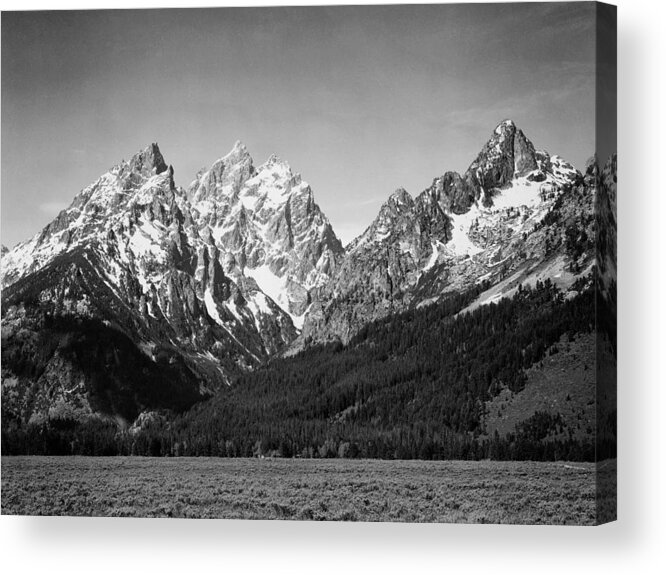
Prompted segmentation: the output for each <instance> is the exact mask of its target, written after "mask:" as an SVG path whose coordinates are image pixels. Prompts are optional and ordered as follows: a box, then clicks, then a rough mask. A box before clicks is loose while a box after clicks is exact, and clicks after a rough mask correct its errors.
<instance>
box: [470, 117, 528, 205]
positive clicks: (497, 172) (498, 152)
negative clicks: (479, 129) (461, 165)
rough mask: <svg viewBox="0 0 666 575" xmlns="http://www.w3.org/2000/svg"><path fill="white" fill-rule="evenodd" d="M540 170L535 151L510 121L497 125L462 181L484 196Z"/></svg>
mask: <svg viewBox="0 0 666 575" xmlns="http://www.w3.org/2000/svg"><path fill="white" fill-rule="evenodd" d="M538 168H539V164H538V162H537V156H536V150H535V149H534V145H533V144H532V142H530V140H528V139H527V137H526V136H525V134H524V133H523V131H522V130H521V129H520V128H518V127H517V126H516V124H515V122H513V121H512V120H504V121H502V122H500V123H499V124H498V125H497V127H496V128H495V130H494V131H493V133H492V135H491V136H490V139H489V140H488V141H487V142H486V144H485V145H484V146H483V148H482V149H481V151H480V152H479V154H478V155H477V157H476V159H475V160H474V161H473V162H472V163H471V164H470V166H469V168H468V169H467V172H465V175H464V179H465V180H466V181H467V182H468V184H469V185H471V186H473V187H476V188H479V187H480V188H481V190H482V191H483V192H487V191H489V190H492V189H493V188H500V187H502V186H505V185H507V184H508V183H509V182H511V180H512V179H513V178H514V177H516V176H523V175H525V174H527V173H529V172H531V171H533V170H536V169H538Z"/></svg>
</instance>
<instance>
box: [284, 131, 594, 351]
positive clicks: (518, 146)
mask: <svg viewBox="0 0 666 575" xmlns="http://www.w3.org/2000/svg"><path fill="white" fill-rule="evenodd" d="M594 194H595V184H594V180H593V178H587V179H586V178H584V177H583V175H582V174H580V173H579V172H578V171H577V170H575V169H574V168H573V166H571V165H570V164H568V163H567V162H565V161H564V160H562V159H561V158H559V157H557V156H550V155H549V154H547V153H546V152H540V151H536V150H535V148H534V146H533V145H532V143H531V142H530V141H529V140H528V139H527V138H526V136H525V135H524V134H523V132H522V131H521V130H520V129H518V128H517V127H516V126H515V124H514V123H513V122H511V121H505V122H502V123H501V124H499V125H498V126H497V128H496V129H495V130H494V132H493V133H492V135H491V137H490V139H489V140H488V142H487V143H486V144H485V146H484V147H483V149H482V150H481V152H480V153H479V155H478V156H477V157H476V159H475V160H474V161H473V162H472V163H471V164H470V166H469V168H468V169H467V171H466V172H465V173H464V174H463V175H459V174H457V173H455V172H446V173H445V174H444V175H443V176H441V177H438V178H436V179H435V180H434V181H433V183H432V185H431V186H430V187H429V188H427V189H426V190H424V191H423V192H422V193H421V194H419V195H418V196H417V197H416V198H414V199H412V198H411V196H409V194H408V193H407V192H406V191H404V190H402V189H401V190H398V191H397V192H395V193H394V194H393V195H392V196H391V197H390V198H389V199H388V200H387V202H386V203H385V204H384V205H383V206H382V208H381V210H380V213H379V215H378V216H377V218H376V220H375V221H374V222H373V223H372V224H371V225H370V227H369V228H368V229H367V230H366V231H365V232H364V233H363V234H362V235H361V236H360V237H359V238H357V239H356V240H354V241H353V242H352V243H351V244H350V245H349V246H348V249H347V254H346V257H345V259H344V261H343V262H342V264H341V266H340V267H339V269H338V271H337V273H336V274H335V275H334V277H333V278H332V280H331V281H330V282H329V283H328V284H327V285H326V286H325V287H324V288H323V289H322V290H321V291H320V292H319V297H318V299H317V301H316V302H315V303H314V304H313V306H312V308H311V310H310V312H309V313H308V315H307V316H306V320H305V325H304V328H303V332H302V335H301V337H300V338H299V340H298V341H297V342H296V343H295V344H294V349H299V348H300V347H302V346H304V345H308V344H310V343H312V342H319V341H329V340H341V341H342V342H346V341H348V340H349V338H350V337H351V336H352V335H353V334H354V333H356V331H358V329H359V328H360V327H361V326H362V325H363V324H365V323H366V322H368V321H372V320H374V319H378V318H381V317H384V316H385V315H387V314H389V313H392V312H396V311H403V310H405V309H408V308H409V307H411V306H418V305H425V304H427V303H430V302H433V301H436V300H437V299H438V298H441V297H446V296H447V294H450V293H454V292H455V293H461V292H465V291H467V290H469V289H470V288H472V287H474V286H475V285H479V286H481V287H482V288H483V289H482V290H481V291H484V290H485V288H489V289H488V290H487V291H486V292H485V293H483V294H481V296H480V298H479V302H487V301H492V300H493V298H495V299H496V298H499V297H502V296H503V295H510V293H512V291H513V290H515V289H516V287H517V285H518V284H519V283H521V282H522V283H526V282H527V283H529V282H535V281H536V280H537V279H543V278H545V277H553V278H555V279H556V281H557V283H559V284H560V285H561V286H562V287H564V288H567V287H569V286H570V285H572V284H573V282H574V281H575V278H576V277H578V276H579V275H581V274H585V273H588V272H589V271H590V269H591V265H592V263H593V260H594V254H593V250H592V248H593V245H594V244H593V241H592V238H593V234H594V231H593V226H592V214H593V202H594ZM568 228H571V230H573V229H576V230H580V233H579V234H578V235H575V234H574V231H570V232H569V234H570V236H571V237H570V238H569V240H567V237H568V236H567V229H568ZM574 235H575V237H574ZM567 241H569V243H570V244H572V246H573V245H574V244H576V245H577V246H579V248H576V249H575V250H574V249H573V248H572V249H570V250H568V248H567ZM574 252H575V253H574Z"/></svg>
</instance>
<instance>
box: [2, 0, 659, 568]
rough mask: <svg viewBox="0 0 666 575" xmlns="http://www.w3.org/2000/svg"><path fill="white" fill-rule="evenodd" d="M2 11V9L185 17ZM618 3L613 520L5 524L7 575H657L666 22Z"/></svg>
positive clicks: (627, 0) (640, 0) (30, 520)
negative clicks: (564, 523)
mask: <svg viewBox="0 0 666 575" xmlns="http://www.w3.org/2000/svg"><path fill="white" fill-rule="evenodd" d="M0 1H1V6H2V9H3V10H7V9H27V8H31V9H32V8H40V9H45V8H55V7H57V8H84V7H92V6H94V7H128V8H137V7H158V6H183V5H186V4H185V3H184V2H165V1H153V2H150V1H145V0H142V1H140V2H138V3H130V2H126V1H122V2H115V3H111V2H99V1H95V2H93V3H91V2H86V3H83V2H76V3H73V2H62V3H60V2H58V3H45V2H40V3H37V2H22V3H20V4H19V3H16V2H12V3H9V2H6V1H4V0H0ZM279 3H280V2H256V1H255V2H236V3H235V4H236V5H243V4H245V5H248V4H255V5H256V4H279ZM312 3H317V2H298V1H291V2H289V4H312ZM617 4H618V7H619V11H618V15H619V34H618V36H619V42H618V51H619V81H618V87H619V150H618V156H619V160H620V174H619V195H618V201H619V207H618V209H619V214H620V215H619V256H618V259H619V269H620V279H619V301H620V307H619V350H620V356H619V382H620V386H619V398H618V401H619V434H620V443H619V453H620V459H619V499H620V500H619V516H620V519H619V521H617V522H616V523H614V524H611V525H607V526H604V527H597V528H592V527H584V528H583V527H581V528H579V527H523V526H501V527H500V526H492V525H394V524H353V523H308V522H286V521H275V522H270V521H255V522H250V521H220V520H218V521H208V520H199V521H193V520H154V519H149V520H142V519H84V518H34V517H27V518H26V517H6V516H3V517H0V568H2V569H3V571H4V573H11V574H16V573H35V572H42V573H49V574H59V573H68V574H70V573H89V572H93V573H100V574H104V573H113V574H114V575H115V574H118V573H125V572H129V573H134V572H138V571H144V572H146V573H160V574H162V573H179V574H182V573H196V572H198V571H200V570H204V571H212V572H225V573H227V572H229V573H237V572H238V573H264V572H267V573H429V572H451V573H464V574H466V575H467V574H470V573H493V574H497V573H499V574H503V573H511V574H514V573H532V572H538V573H539V574H550V573H558V574H561V573H563V572H566V573H579V572H580V573H583V572H584V573H604V574H607V573H622V574H624V573H627V572H633V573H636V574H638V573H640V574H641V575H643V574H646V573H666V537H664V533H666V530H665V529H664V528H663V525H662V522H663V520H664V511H666V507H665V506H664V490H665V489H666V474H665V471H666V466H665V465H664V459H665V458H666V447H665V442H664V439H666V437H665V434H664V419H665V418H664V406H666V397H665V394H664V389H665V388H666V378H665V377H664V360H665V359H666V348H665V345H664V344H665V343H666V337H664V329H665V328H666V323H665V322H664V319H665V318H664V313H663V312H664V305H663V300H664V291H665V290H666V283H665V282H664V281H663V279H664V278H663V277H662V276H663V273H662V272H663V266H664V264H666V257H665V254H664V251H663V244H664V242H663V236H664V234H666V206H665V205H664V196H666V186H665V185H664V183H665V181H666V178H665V173H666V165H665V162H664V159H665V157H666V150H665V149H664V145H663V141H664V138H665V137H666V131H665V128H666V126H665V125H664V106H666V90H665V87H666V83H665V81H664V75H665V74H666V62H665V58H664V56H665V55H666V45H665V44H666V43H665V42H664V36H666V30H664V26H663V22H664V15H665V14H664V13H665V10H664V8H663V6H664V3H663V2H661V1H657V0H655V1H649V0H619V1H618V2H617ZM194 5H196V6H205V5H220V2H206V1H205V0H204V1H201V0H197V1H196V3H195V4H194ZM507 41H511V40H510V39H507ZM3 144H4V145H9V143H7V142H3ZM54 145H57V144H56V143H54Z"/></svg>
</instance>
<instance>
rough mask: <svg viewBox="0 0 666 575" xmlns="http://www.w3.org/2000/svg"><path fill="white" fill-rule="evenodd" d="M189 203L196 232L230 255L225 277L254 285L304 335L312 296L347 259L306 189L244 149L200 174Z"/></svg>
mask: <svg viewBox="0 0 666 575" xmlns="http://www.w3.org/2000/svg"><path fill="white" fill-rule="evenodd" d="M188 197H189V198H190V200H191V202H192V206H193V210H192V213H193V217H194V220H195V224H196V227H197V228H198V229H199V230H200V232H204V231H205V233H210V234H211V235H212V237H213V238H214V239H215V242H216V244H217V245H219V246H220V248H221V249H223V250H224V252H225V258H224V264H225V265H224V269H225V272H226V273H228V274H230V275H231V276H232V277H237V276H239V275H243V276H245V277H251V278H252V279H254V281H255V282H256V283H257V285H258V287H259V288H260V289H261V290H262V291H263V292H264V293H265V294H266V295H268V296H269V297H270V298H271V299H273V301H275V302H276V303H277V304H278V305H279V306H280V307H281V308H282V309H283V310H284V311H285V312H286V313H288V314H289V315H290V317H291V318H292V321H293V322H294V325H295V326H296V327H298V328H300V327H301V325H302V321H303V316H304V314H305V311H306V309H307V307H308V306H309V304H310V302H311V298H312V291H313V290H315V289H317V288H319V287H321V286H322V285H324V284H325V283H326V282H327V281H328V279H329V276H330V275H331V274H332V273H333V272H334V271H335V269H336V266H337V264H338V262H339V260H340V259H341V257H342V254H343V249H342V244H341V243H340V241H339V240H338V238H337V236H336V235H335V233H334V232H333V229H332V227H331V224H330V223H329V221H328V219H327V218H326V216H325V215H324V214H323V213H322V212H321V210H320V209H319V206H317V204H316V203H315V202H314V197H313V193H312V189H311V188H310V186H309V185H308V184H307V182H305V181H303V180H302V179H301V176H300V174H295V173H294V172H292V170H291V168H290V166H289V164H287V163H286V162H284V161H282V160H280V159H279V158H277V157H276V156H271V157H270V158H269V159H268V161H267V162H266V163H264V164H262V165H261V166H259V167H258V168H255V167H254V165H253V162H252V158H251V157H250V155H249V153H248V151H247V149H246V148H245V146H244V145H243V144H242V143H240V142H237V143H236V145H235V146H234V148H233V150H232V151H231V152H230V153H229V154H228V155H227V156H225V157H224V158H221V159H220V160H218V161H217V162H215V163H214V164H213V166H212V167H211V168H210V169H209V170H207V171H202V172H200V173H199V174H198V175H197V178H196V180H195V181H194V182H192V184H191V185H190V187H189V189H188Z"/></svg>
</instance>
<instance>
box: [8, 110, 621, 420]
mask: <svg viewBox="0 0 666 575" xmlns="http://www.w3.org/2000/svg"><path fill="white" fill-rule="evenodd" d="M599 173H600V170H598V169H596V164H594V165H591V166H588V168H587V169H586V171H585V173H580V172H578V171H577V170H576V169H575V168H573V166H571V165H570V164H568V163H567V162H565V161H564V160H562V159H561V158H560V157H559V156H555V155H550V154H548V153H547V152H543V151H539V150H537V149H536V148H535V147H534V145H533V144H532V143H531V142H530V141H529V139H528V138H527V137H526V136H525V134H524V133H523V132H522V130H520V129H519V128H518V127H517V126H516V125H515V123H514V122H512V121H510V120H505V121H503V122H501V123H500V124H498V126H497V127H496V128H495V130H494V131H493V132H492V133H491V135H490V138H489V139H488V141H487V142H486V144H485V145H484V146H483V147H482V149H481V151H480V152H479V153H478V154H477V155H476V157H475V159H474V160H473V161H472V162H471V163H470V165H469V167H468V169H467V170H466V171H465V172H464V173H463V174H458V173H456V172H444V173H443V175H442V176H439V177H436V178H434V179H433V180H432V184H431V185H430V186H428V187H427V188H426V189H424V190H423V191H422V192H421V193H419V194H418V195H416V196H412V195H410V194H409V193H408V192H407V191H406V190H405V189H404V188H398V189H396V190H395V191H394V192H393V193H392V194H390V195H389V196H388V197H387V199H386V200H385V202H384V203H383V204H382V206H381V208H380V210H379V212H378V214H377V217H376V218H375V219H374V220H373V222H371V223H370V225H369V226H368V227H367V228H366V229H365V231H364V232H363V233H362V234H360V235H359V236H357V237H356V238H355V239H354V240H352V241H351V242H350V243H349V244H348V245H347V246H346V248H343V246H342V244H341V242H340V240H339V239H338V237H337V236H336V234H335V231H334V229H333V226H332V225H331V223H330V221H329V220H328V218H327V217H326V216H325V214H324V213H323V212H322V211H321V209H320V208H319V206H318V205H317V203H316V202H315V199H314V193H313V191H312V188H311V187H310V185H309V184H308V183H307V182H306V181H304V180H303V178H302V177H301V175H300V174H299V173H297V172H294V171H293V170H292V168H291V166H290V165H289V164H288V163H287V162H285V161H283V160H281V159H280V158H279V157H278V156H276V155H271V156H270V157H269V158H268V159H267V161H266V162H264V163H263V164H261V165H259V166H255V164H254V160H253V158H252V156H251V155H250V153H249V151H248V150H247V148H246V147H245V145H244V144H243V143H242V142H241V141H240V140H239V141H236V143H235V144H234V146H233V147H232V149H231V150H230V151H229V152H228V153H227V154H226V155H224V156H222V157H220V158H219V159H218V160H216V161H215V162H213V163H212V164H211V166H210V167H209V168H204V169H202V170H200V171H199V172H198V173H197V174H196V176H195V177H194V179H193V180H192V181H191V182H190V184H189V185H188V187H187V188H183V187H180V186H177V185H176V183H175V180H174V169H173V167H172V166H170V165H168V164H167V162H166V160H165V159H164V157H163V156H162V153H161V151H160V149H159V147H158V145H157V144H156V143H155V144H150V145H149V146H148V147H146V148H144V149H143V150H140V151H139V152H137V153H136V154H135V155H133V156H132V157H131V158H130V160H129V161H123V162H121V163H120V164H117V165H116V166H114V167H113V168H111V170H109V171H108V172H106V173H105V174H103V175H102V176H101V177H100V178H98V179H97V180H96V181H95V182H93V183H92V184H90V185H89V186H87V187H86V188H84V189H83V190H82V191H81V192H79V194H77V195H76V196H75V198H74V200H73V201H72V203H71V205H70V206H69V207H68V208H67V209H66V210H63V211H62V212H61V213H60V214H58V216H57V217H56V218H54V220H53V221H52V222H51V223H49V224H48V225H47V226H46V227H45V228H44V229H43V230H42V231H41V232H39V233H38V234H36V235H35V236H33V238H31V239H29V240H26V241H25V242H21V243H20V244H18V245H17V246H16V247H15V248H14V249H12V250H9V251H7V252H6V251H5V250H3V253H2V283H3V293H2V299H3V306H2V313H3V320H2V323H3V381H5V380H6V381H10V382H13V383H12V386H11V391H8V392H7V393H8V394H9V396H10V399H9V400H8V401H7V402H6V403H5V404H4V405H7V406H8V408H7V409H8V410H9V412H8V413H10V416H11V417H16V418H18V419H19V420H21V421H30V420H31V419H32V420H34V418H35V417H37V418H38V419H39V418H50V417H51V416H53V415H54V413H53V409H54V408H53V405H49V401H47V399H46V398H47V397H51V398H60V399H58V401H57V402H56V404H57V405H58V406H60V407H58V409H62V405H63V402H64V404H66V405H68V406H70V407H71V405H75V404H76V405H78V406H79V407H78V408H77V409H78V411H77V409H74V410H73V411H67V413H74V414H75V416H77V417H78V416H81V417H87V416H88V415H89V414H90V413H96V412H97V411H96V409H97V408H96V407H94V405H92V404H90V402H89V401H88V402H87V400H86V398H87V397H89V396H90V394H91V393H92V391H91V390H92V389H96V388H95V385H94V382H91V381H88V380H86V377H87V376H86V373H85V369H82V368H81V365H80V360H81V357H79V355H77V354H79V353H80V349H81V345H82V344H81V342H86V341H88V338H89V337H90V335H89V333H90V326H91V325H93V323H94V322H96V321H101V322H102V325H103V326H104V330H107V329H108V330H111V332H108V333H107V336H108V337H107V341H109V342H111V341H115V342H117V345H118V346H120V347H121V348H122V349H125V353H126V354H129V355H128V357H131V358H133V359H132V360H131V362H130V363H131V364H132V365H142V366H143V367H142V369H144V370H147V371H145V373H146V374H147V375H146V381H149V382H151V383H150V385H152V386H156V385H157V383H156V382H157V381H158V380H159V377H163V376H164V375H162V376H159V377H158V374H165V373H168V372H169V369H172V368H173V370H175V371H173V373H172V374H171V375H170V376H169V377H172V378H176V379H178V378H181V379H182V382H183V389H182V392H183V394H182V398H178V391H177V389H176V390H175V391H172V392H170V393H171V394H172V396H173V397H174V401H173V406H179V407H178V408H179V409H182V408H183V407H185V408H186V407H187V404H191V403H193V402H196V401H199V400H201V399H203V398H205V397H208V396H210V395H213V394H216V393H217V392H218V391H217V390H219V389H220V388H221V387H224V386H225V384H227V385H228V384H231V383H232V382H233V381H235V380H236V379H237V378H238V377H240V376H241V375H242V374H243V373H247V372H248V371H252V370H254V369H256V368H257V367H258V366H260V365H263V364H265V363H266V362H267V361H268V360H269V359H271V358H273V357H277V356H280V355H282V354H286V355H292V354H294V353H297V352H298V351H300V350H303V349H305V348H308V347H311V346H314V345H317V344H320V343H325V342H330V341H335V342H341V343H342V344H346V343H347V342H349V341H350V340H351V338H353V337H354V335H355V334H356V333H358V332H359V330H361V329H362V328H363V326H364V325H367V324H369V323H370V322H373V321H376V320H380V319H382V318H385V317H387V316H389V315H391V314H395V313H402V312H405V311H408V310H410V309H417V308H421V307H422V306H425V305H430V304H433V303H437V302H438V301H446V300H447V298H449V297H451V296H455V295H456V294H463V293H468V292H469V290H470V288H473V289H474V291H475V293H477V292H478V296H477V297H476V299H475V300H474V301H472V302H471V303H469V305H467V307H466V308H465V310H473V309H475V308H476V307H478V306H480V305H485V304H488V303H492V302H495V301H498V300H499V299H501V298H506V297H511V296H513V295H514V294H515V293H516V292H517V290H519V289H520V286H521V285H532V286H534V285H536V284H537V282H539V281H541V282H542V281H543V280H544V279H546V278H549V279H552V281H553V282H554V283H555V285H556V286H557V287H558V289H561V290H563V292H564V293H565V295H566V297H574V296H575V294H576V293H578V291H579V290H580V289H582V287H581V286H582V285H583V283H584V282H583V283H581V282H582V281H583V278H585V277H587V276H588V275H589V274H590V272H591V270H592V268H593V265H594V263H595V261H596V260H595V257H596V254H595V252H594V237H595V231H594V217H593V212H594V202H595V201H596V200H595V198H596V188H597V185H598V181H599ZM603 173H607V175H606V176H605V177H606V180H609V178H611V175H608V174H610V172H609V170H606V172H603ZM609 193H610V192H609ZM604 197H605V196H604ZM611 199H612V200H614V197H613V198H611ZM604 201H605V200H604ZM607 203H608V202H606V203H605V204H604V205H606V204H607ZM604 214H606V215H605V218H606V219H607V220H608V221H609V222H611V223H612V222H614V219H613V215H614V213H613V212H612V211H611V209H610V208H608V209H606V210H605V212H604ZM613 237H614V236H612V237H611V238H610V239H611V240H612V238H613ZM610 250H611V248H610V247H609V248H608V249H607V250H606V252H609V256H608V257H609V258H610V259H612V255H613V254H612V253H610ZM606 252H604V253H606ZM609 262H610V260H609ZM605 269H608V270H609V272H608V274H612V273H613V272H614V268H612V266H611V264H610V263H609V264H608V265H606V268H605ZM579 280H580V281H579ZM607 285H611V280H608V282H607ZM465 310H463V312H464V311H465ZM57 317H63V318H66V321H64V322H61V323H57V322H56V323H55V324H54V323H53V318H57ZM91 322H92V323H91ZM44 325H50V326H52V327H50V328H49V329H48V330H47V331H46V332H44V333H45V334H46V335H45V336H44V337H47V336H48V337H47V339H48V338H51V339H49V341H51V340H53V341H56V340H57V342H58V343H57V344H55V346H51V345H50V347H49V352H48V353H50V354H51V355H48V353H47V356H48V357H45V358H44V357H41V356H40V357H38V355H37V354H36V349H35V347H34V342H35V341H40V337H42V336H40V333H41V332H42V331H43V329H44ZM95 325H96V324H95ZM54 326H55V327H54ZM67 330H70V331H67ZM105 333H106V331H105ZM122 338H125V339H122ZM128 341H131V342H133V344H132V345H133V346H134V347H133V348H132V347H131V346H129V347H128V345H127V342H128ZM73 349H76V350H79V351H77V352H76V353H75V352H73ZM84 355H85V354H84ZM142 358H143V359H142ZM144 359H147V361H149V362H150V363H149V364H145V365H144V363H143V362H144ZM91 361H92V363H93V364H94V366H95V368H94V369H92V371H91V373H98V374H99V373H102V372H103V371H104V369H103V366H108V367H109V368H110V369H109V370H108V371H109V373H110V374H111V375H110V376H109V377H111V379H108V378H106V379H105V376H104V377H102V376H100V375H97V376H95V377H97V379H98V380H99V378H100V377H102V380H103V381H106V383H105V384H104V385H106V386H107V387H108V389H109V390H111V391H109V393H111V395H112V396H113V394H120V395H119V397H125V396H124V395H123V394H124V393H126V388H125V387H124V386H123V385H121V383H119V381H120V380H119V379H118V378H121V375H119V374H125V375H123V376H122V377H127V374H126V373H125V372H124V371H123V370H122V369H121V365H120V364H121V363H122V361H121V360H118V358H115V357H114V358H110V357H107V356H105V355H104V354H103V353H101V351H100V350H98V351H95V352H94V357H93V358H92V359H91ZM109 362H110V363H109ZM26 363H29V364H30V363H31V364H34V365H36V366H38V368H39V369H33V370H28V371H27V372H26V371H25V370H24V365H25V364H26ZM169 366H172V368H170V367H169ZM56 367H57V368H56ZM164 370H166V371H164ZM57 372H62V373H64V374H65V375H64V376H63V377H62V378H58V377H55V376H54V374H55V373H57ZM45 374H46V375H45ZM113 374H115V375H113ZM151 374H152V375H151ZM114 377H115V378H116V379H113V378H114ZM76 378H79V380H80V381H83V382H84V383H82V384H81V385H79V384H78V383H77V382H76V381H75V379H76ZM79 380H77V381H79ZM100 385H101V384H100ZM137 385H138V384H137ZM150 385H149V386H148V388H146V387H145V386H144V388H142V389H144V394H143V396H142V397H143V398H144V399H145V398H149V400H148V399H145V400H141V402H139V401H138V400H136V401H135V402H134V403H132V401H133V400H131V399H127V398H125V399H123V402H125V403H122V402H121V403H122V405H123V407H122V409H121V408H119V407H118V405H120V404H119V403H118V402H115V403H114V402H113V401H112V402H111V403H109V404H108V405H111V408H108V405H107V403H104V405H107V408H108V409H111V412H109V413H105V416H109V417H120V418H121V419H122V420H123V421H125V420H127V421H131V420H132V419H133V417H134V416H135V415H136V413H137V411H138V412H144V411H150V410H151V409H155V408H159V407H168V405H165V404H163V403H160V402H159V401H157V402H156V400H155V398H156V397H157V395H156V394H158V391H157V389H156V388H152V387H150ZM77 386H78V387H77ZM91 386H92V387H91ZM98 387H99V386H98ZM102 387H103V386H102ZM130 387H131V386H130ZM70 389H75V390H76V391H75V392H74V393H73V394H69V395H68V392H67V390H70ZM113 390H115V391H113ZM3 394H4V387H3ZM93 395H94V394H93ZM3 397H4V395H3ZM34 397H37V398H41V399H40V400H39V401H37V402H35V401H33V399H34ZM114 397H115V396H114ZM31 398H33V399H31ZM151 401H152V403H151ZM137 402H138V403H137ZM93 403H94V402H93ZM31 405H32V406H33V407H34V406H35V405H38V406H39V407H35V408H34V409H33V407H31ZM95 405H97V406H98V407H99V404H95ZM114 406H115V407H114ZM79 408H80V409H79ZM67 409H69V407H68V408H67ZM114 409H115V410H116V412H114V411H113V410H114ZM118 410H120V411H122V413H120V411H118ZM77 414H78V415H77Z"/></svg>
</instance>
